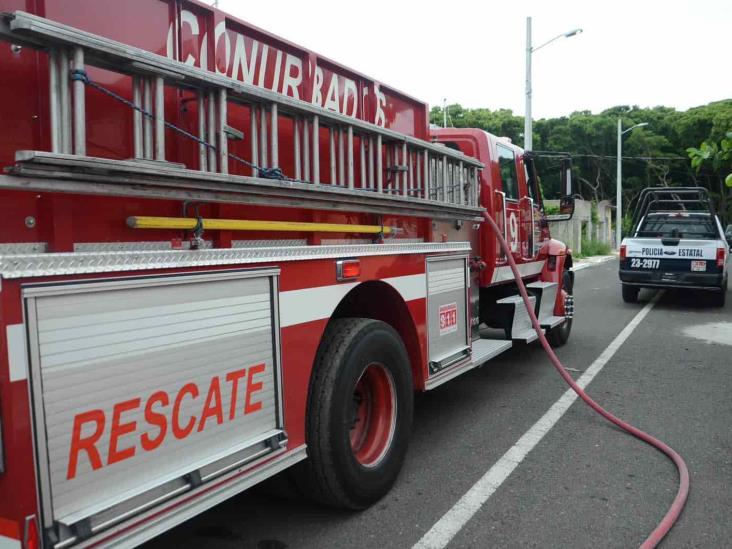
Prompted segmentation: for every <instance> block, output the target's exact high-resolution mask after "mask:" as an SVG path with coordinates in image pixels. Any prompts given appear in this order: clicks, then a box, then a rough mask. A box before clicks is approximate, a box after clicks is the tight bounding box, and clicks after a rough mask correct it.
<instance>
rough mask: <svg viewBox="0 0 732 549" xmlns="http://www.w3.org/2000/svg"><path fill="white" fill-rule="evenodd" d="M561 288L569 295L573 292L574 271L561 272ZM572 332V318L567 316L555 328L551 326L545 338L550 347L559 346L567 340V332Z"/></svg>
mask: <svg viewBox="0 0 732 549" xmlns="http://www.w3.org/2000/svg"><path fill="white" fill-rule="evenodd" d="M561 289H562V290H564V291H565V292H566V293H568V294H569V295H573V293H574V273H572V271H569V270H567V269H565V271H564V273H562V288H561ZM571 332H572V319H571V318H567V319H566V320H565V321H564V322H563V323H562V324H560V325H559V326H557V327H556V328H552V329H551V330H549V331H548V332H547V334H546V338H547V340H548V341H549V344H550V345H551V346H552V347H561V346H562V345H564V344H565V343H567V341H569V334H570V333H571Z"/></svg>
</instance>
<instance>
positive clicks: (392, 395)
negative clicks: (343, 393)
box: [350, 363, 396, 467]
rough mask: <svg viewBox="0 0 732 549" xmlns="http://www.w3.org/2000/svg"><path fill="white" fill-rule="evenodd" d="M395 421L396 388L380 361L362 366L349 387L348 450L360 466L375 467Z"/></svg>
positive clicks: (390, 439)
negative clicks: (350, 393)
mask: <svg viewBox="0 0 732 549" xmlns="http://www.w3.org/2000/svg"><path fill="white" fill-rule="evenodd" d="M395 424H396V391H395V388H394V380H393V378H392V376H391V373H390V372H389V371H388V370H387V369H386V368H385V367H384V365H383V364H377V363H372V364H369V365H368V366H366V368H365V369H364V371H363V372H362V373H361V377H360V378H359V379H358V381H357V382H356V386H355V387H354V390H353V411H352V421H351V432H350V440H351V451H352V452H353V456H354V458H355V459H356V461H357V462H358V463H359V464H360V465H362V466H364V467H375V466H376V465H378V464H379V462H380V461H381V460H382V459H383V458H384V456H385V455H386V453H387V451H388V450H389V447H390V445H391V441H392V438H393V436H394V427H395Z"/></svg>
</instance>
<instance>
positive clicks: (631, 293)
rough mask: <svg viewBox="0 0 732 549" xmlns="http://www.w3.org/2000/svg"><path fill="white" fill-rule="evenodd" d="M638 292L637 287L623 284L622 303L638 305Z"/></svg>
mask: <svg viewBox="0 0 732 549" xmlns="http://www.w3.org/2000/svg"><path fill="white" fill-rule="evenodd" d="M638 292H640V288H639V287H638V286H629V285H628V284H623V301H625V302H626V303H638Z"/></svg>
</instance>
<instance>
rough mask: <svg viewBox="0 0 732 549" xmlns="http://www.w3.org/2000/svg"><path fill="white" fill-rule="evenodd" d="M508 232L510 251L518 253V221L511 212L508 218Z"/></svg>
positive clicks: (514, 213)
mask: <svg viewBox="0 0 732 549" xmlns="http://www.w3.org/2000/svg"><path fill="white" fill-rule="evenodd" d="M508 231H509V239H510V240H511V251H512V252H516V251H518V220H517V219H516V212H511V216H510V217H509V218H508Z"/></svg>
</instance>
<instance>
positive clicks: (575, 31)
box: [564, 29, 582, 38]
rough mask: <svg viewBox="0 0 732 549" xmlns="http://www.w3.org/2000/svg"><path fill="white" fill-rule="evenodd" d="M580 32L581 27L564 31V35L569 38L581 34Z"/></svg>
mask: <svg viewBox="0 0 732 549" xmlns="http://www.w3.org/2000/svg"><path fill="white" fill-rule="evenodd" d="M581 33H582V29H574V30H571V31H569V32H565V33H564V37H565V38H570V37H572V36H574V35H575V34H581Z"/></svg>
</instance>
